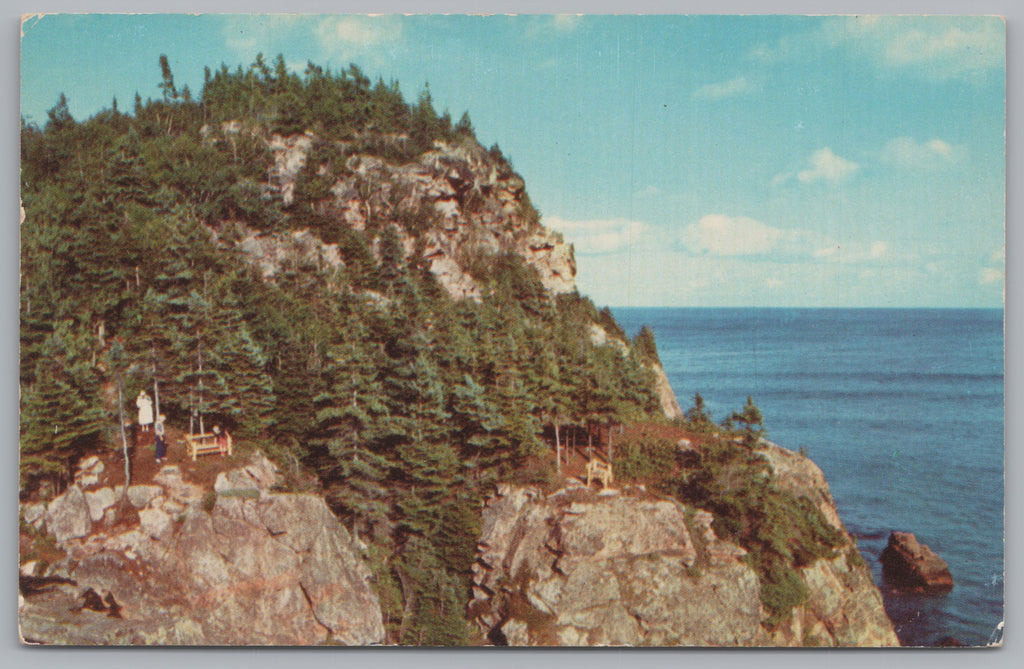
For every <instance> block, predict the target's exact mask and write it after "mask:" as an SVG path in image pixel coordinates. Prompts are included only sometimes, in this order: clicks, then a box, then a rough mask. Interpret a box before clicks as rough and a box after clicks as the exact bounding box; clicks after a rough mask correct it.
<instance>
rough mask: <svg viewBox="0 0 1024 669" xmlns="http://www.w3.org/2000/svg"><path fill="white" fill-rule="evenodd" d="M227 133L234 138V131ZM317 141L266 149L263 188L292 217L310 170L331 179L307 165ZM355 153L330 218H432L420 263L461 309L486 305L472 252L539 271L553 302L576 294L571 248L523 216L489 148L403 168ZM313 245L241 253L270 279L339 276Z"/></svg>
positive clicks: (326, 252)
mask: <svg viewBox="0 0 1024 669" xmlns="http://www.w3.org/2000/svg"><path fill="white" fill-rule="evenodd" d="M223 132H224V133H225V136H226V133H227V130H224V131H223ZM363 139H364V140H366V139H369V138H363ZM372 139H373V142H374V143H377V144H393V145H395V146H396V147H400V146H401V145H402V144H403V143H404V142H407V141H408V138H407V137H402V136H397V137H394V136H375V137H373V138H372ZM316 141H317V140H316V138H315V137H313V136H312V135H310V134H308V133H307V134H302V135H293V136H289V137H281V136H278V135H274V136H273V137H272V138H270V139H269V140H268V142H267V146H268V148H269V149H270V151H271V153H272V155H273V157H274V163H273V165H272V167H271V168H270V170H269V172H268V175H267V183H266V184H265V188H266V192H267V194H268V196H270V197H279V198H281V203H282V204H283V205H284V206H285V207H288V206H291V205H292V203H293V200H294V194H295V182H296V179H297V178H298V176H299V173H300V171H301V170H302V169H304V168H306V169H312V170H318V171H321V173H323V172H322V170H324V169H325V166H322V165H312V164H310V165H307V159H308V156H309V154H310V152H311V150H312V147H313V145H314V143H315V142H316ZM356 144H358V142H355V143H353V142H338V143H337V148H338V149H340V150H341V151H343V152H344V153H345V154H346V155H347V156H348V158H347V160H346V163H345V171H344V174H342V175H341V176H339V177H338V179H337V181H336V182H335V184H334V185H333V187H332V188H331V189H330V192H331V194H332V196H333V199H332V201H331V202H329V203H327V204H326V208H327V209H326V210H327V211H328V213H329V215H330V216H331V217H332V218H334V220H336V221H337V224H338V225H346V226H350V227H352V228H355V229H357V230H364V229H366V228H367V227H368V226H369V225H370V224H371V223H372V224H374V225H379V224H381V223H382V222H392V223H394V222H400V220H401V218H402V217H403V216H408V215H409V213H410V212H415V215H416V216H419V217H427V218H429V219H430V220H429V225H428V228H427V229H426V230H425V231H423V238H424V240H425V245H424V247H423V248H422V249H421V254H422V255H421V258H422V260H423V261H424V262H425V263H427V266H428V267H429V269H430V271H431V272H432V273H433V274H434V276H436V277H437V279H438V281H439V282H440V283H441V285H442V286H444V287H445V289H446V290H447V291H448V293H449V294H450V295H451V296H452V297H453V298H455V299H479V298H480V295H481V293H480V288H479V286H478V285H477V283H476V281H475V280H474V279H473V277H472V276H471V275H470V274H468V273H467V272H466V268H465V267H464V266H463V262H464V254H463V253H462V251H463V250H465V249H472V251H473V252H474V253H491V254H499V253H516V254H518V255H520V256H522V258H523V259H524V261H525V262H526V263H527V264H528V265H530V266H532V267H534V268H535V269H536V270H537V274H538V277H539V279H540V281H541V282H542V283H543V285H544V287H545V288H546V289H547V290H548V291H549V292H551V293H552V294H558V293H567V292H572V291H573V290H575V288H576V282H575V277H576V259H575V257H574V255H573V248H572V246H571V245H570V244H566V243H565V242H564V241H563V240H562V238H561V236H560V235H558V234H557V233H552V232H548V231H547V230H545V229H544V228H542V227H541V226H540V225H539V224H537V223H536V221H534V220H533V219H532V218H531V216H530V214H529V213H527V212H526V211H525V209H526V207H525V204H526V192H525V184H524V183H523V180H522V178H521V177H519V176H518V175H517V174H514V173H512V172H510V171H509V170H507V168H503V167H502V166H500V165H499V163H498V162H497V161H495V159H494V158H492V157H491V156H490V155H489V153H488V152H487V151H486V150H485V149H484V148H483V147H481V146H479V145H477V144H475V143H470V142H460V143H455V144H446V143H443V142H435V144H434V150H432V151H428V152H426V153H424V154H422V155H420V156H419V157H417V158H416V160H415V161H414V162H412V163H409V164H404V165H402V164H395V163H392V162H389V161H387V160H384V159H382V158H380V157H379V156H376V155H369V154H365V153H359V151H358V146H356ZM300 234H307V233H300ZM292 237H296V235H292ZM308 241H309V240H307V239H298V238H297V237H296V239H294V240H292V241H289V242H288V243H285V242H284V241H283V240H281V239H275V238H271V237H266V236H257V235H250V236H249V237H247V238H246V239H245V240H244V241H243V242H242V243H241V244H240V248H241V250H242V251H244V252H245V253H247V254H248V255H250V256H251V257H253V258H254V259H255V261H256V262H257V263H258V264H259V266H260V268H261V270H262V272H263V274H264V276H265V277H271V276H273V275H274V274H276V273H277V272H278V271H280V269H281V268H282V267H283V261H284V260H285V259H286V258H289V257H300V258H303V259H306V260H307V261H308V260H310V259H315V260H316V261H317V262H327V263H328V264H331V265H334V266H336V265H337V264H340V263H341V257H340V256H339V254H338V250H337V247H336V245H332V244H321V245H320V246H321V249H319V250H317V249H313V248H308V243H307V242H308ZM406 249H407V254H411V253H412V251H413V244H411V243H408V244H406Z"/></svg>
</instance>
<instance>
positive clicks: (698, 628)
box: [469, 447, 898, 646]
mask: <svg viewBox="0 0 1024 669" xmlns="http://www.w3.org/2000/svg"><path fill="white" fill-rule="evenodd" d="M767 457H768V458H769V460H770V462H771V466H772V467H773V469H774V470H775V475H776V477H777V479H778V481H779V485H780V486H785V487H788V488H791V489H793V490H800V491H801V492H803V493H805V494H806V495H807V496H809V497H810V498H811V499H812V501H813V502H815V504H821V505H824V506H827V507H829V509H830V511H831V513H830V514H827V515H826V517H827V518H828V519H829V521H830V522H832V521H834V522H836V523H837V527H839V528H840V529H842V527H841V525H839V524H838V515H837V514H836V513H835V508H834V505H832V503H831V496H830V494H829V492H828V487H827V485H826V484H825V482H824V477H822V476H821V472H820V470H818V468H817V467H816V466H815V465H814V464H813V463H812V462H810V461H809V460H807V459H806V458H801V457H800V456H797V455H796V454H793V453H791V452H789V451H785V450H784V449H779V448H777V447H771V448H770V449H769V453H768V455H767ZM714 520H715V518H714V516H713V515H712V514H711V513H708V512H707V511H703V510H701V509H695V508H690V507H687V506H684V505H682V504H680V503H678V502H676V501H673V500H670V499H663V498H659V497H657V496H654V495H650V494H648V493H647V492H645V491H644V490H643V489H640V488H630V489H624V490H616V491H605V492H603V493H597V492H595V491H592V490H589V489H587V488H585V487H582V486H579V485H576V486H570V487H568V488H564V489H561V490H559V491H557V492H555V493H554V494H551V495H548V496H543V495H541V494H540V493H539V492H538V491H537V490H534V489H530V488H511V487H508V488H504V489H503V490H501V494H499V495H498V496H496V497H495V498H493V499H491V500H490V502H489V503H488V505H487V507H486V509H485V510H484V525H483V531H482V534H481V538H480V543H479V545H478V559H477V562H476V564H475V565H474V567H473V571H474V586H473V600H472V603H471V604H470V608H469V610H470V614H471V616H472V617H473V619H474V620H475V621H476V622H477V623H478V625H479V626H480V628H481V630H482V632H483V633H485V634H487V636H488V638H489V639H490V640H491V641H492V642H493V643H496V644H509V645H516V646H527V645H563V646H582V645H630V646H662V645H686V646H767V645H772V646H775V645H782V646H800V645H824V646H895V645H898V642H897V640H896V636H895V634H894V632H893V628H892V624H891V623H890V622H889V620H888V618H887V617H886V615H885V612H884V610H883V608H882V599H881V595H880V594H879V592H878V590H877V588H875V586H874V585H873V583H872V581H871V576H870V573H869V572H868V570H867V568H866V566H865V565H864V564H863V562H862V561H860V560H858V559H857V557H856V555H855V553H856V548H855V545H854V542H853V540H852V539H851V538H850V537H849V535H845V531H844V535H845V537H846V544H845V545H844V546H842V547H841V548H840V549H837V550H836V551H835V554H834V555H833V556H831V557H829V558H826V559H819V560H816V561H814V562H813V563H811V564H809V565H807V566H805V567H803V568H802V569H800V570H799V575H800V578H801V579H802V580H803V582H804V583H805V584H806V586H807V589H808V592H809V596H808V597H807V599H806V601H804V602H803V603H802V604H800V605H799V606H796V607H795V608H793V609H792V612H791V614H790V615H789V617H788V618H786V619H785V620H783V621H782V622H781V623H780V624H777V625H775V626H774V627H773V628H772V629H769V627H768V626H767V625H766V624H765V623H766V619H767V615H766V612H765V610H764V609H763V607H762V605H761V601H760V587H761V586H760V584H759V580H758V576H757V574H756V573H755V571H754V569H753V568H752V567H751V566H750V564H749V563H748V560H747V559H746V557H745V556H746V551H745V550H744V549H743V548H741V547H740V546H738V545H735V544H732V543H729V542H726V541H723V540H721V539H720V538H719V537H718V536H717V535H716V533H715V531H714V529H713V524H714Z"/></svg>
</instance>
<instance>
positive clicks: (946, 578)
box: [879, 532, 953, 592]
mask: <svg viewBox="0 0 1024 669" xmlns="http://www.w3.org/2000/svg"><path fill="white" fill-rule="evenodd" d="M879 560H880V561H881V562H882V575H883V576H884V577H885V581H886V583H888V584H889V585H891V586H893V587H895V588H898V589H901V590H933V591H940V592H941V591H945V590H952V589H953V576H952V575H951V574H950V573H949V566H948V565H947V564H946V562H945V561H944V560H943V559H942V558H940V557H939V556H938V555H936V554H935V552H934V551H933V550H932V549H931V548H929V547H928V546H926V545H925V544H922V543H921V542H919V541H918V540H917V537H915V536H914V535H913V534H911V533H910V532H893V533H892V534H890V535H889V545H887V546H886V547H885V550H883V551H882V554H881V555H880V556H879Z"/></svg>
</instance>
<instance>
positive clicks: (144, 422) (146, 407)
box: [135, 390, 153, 432]
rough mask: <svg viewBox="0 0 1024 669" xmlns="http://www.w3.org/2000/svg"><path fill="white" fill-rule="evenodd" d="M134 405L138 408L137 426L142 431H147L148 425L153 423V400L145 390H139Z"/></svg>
mask: <svg viewBox="0 0 1024 669" xmlns="http://www.w3.org/2000/svg"><path fill="white" fill-rule="evenodd" d="M135 406H137V407H138V408H139V426H141V427H142V431H143V432H149V426H150V425H152V424H153V400H151V399H149V395H147V394H146V391H145V390H142V391H140V392H139V396H138V397H137V398H136V400H135Z"/></svg>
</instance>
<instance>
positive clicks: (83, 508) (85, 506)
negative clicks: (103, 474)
mask: <svg viewBox="0 0 1024 669" xmlns="http://www.w3.org/2000/svg"><path fill="white" fill-rule="evenodd" d="M277 479H278V477H277V474H276V472H275V469H274V466H273V465H272V464H271V463H270V462H269V461H267V460H266V459H264V458H262V457H261V456H256V457H254V458H253V459H252V461H251V462H250V463H249V464H248V465H247V466H246V467H244V468H242V469H238V470H234V471H230V472H225V473H222V474H221V475H220V477H219V478H218V481H217V485H216V501H215V502H213V507H212V509H210V510H206V509H205V508H204V506H208V505H209V503H210V497H209V496H207V495H206V494H204V492H203V491H202V490H201V489H199V488H197V487H196V486H194V485H192V484H190V483H188V482H186V481H183V480H182V479H181V476H180V472H179V470H178V468H177V467H176V466H173V465H171V466H165V467H164V468H163V469H162V470H161V471H160V472H159V474H158V475H157V478H156V480H155V482H154V485H145V486H143V485H140V486H131V487H130V488H129V489H128V499H129V501H130V503H131V506H132V508H133V509H134V512H135V513H137V515H138V522H137V523H135V522H130V521H129V522H123V521H122V522H120V523H118V522H117V521H116V516H118V515H120V516H122V517H124V516H125V515H126V514H125V513H124V512H123V511H121V512H118V511H117V506H116V504H115V501H116V500H117V499H118V498H119V497H120V490H113V489H111V488H99V489H96V490H90V491H88V492H84V493H83V491H82V489H81V487H80V485H81V482H79V483H76V485H74V486H72V487H71V488H70V489H69V491H68V492H66V493H65V494H64V495H62V496H61V497H59V498H57V499H56V500H54V501H53V502H51V503H50V505H49V506H48V508H47V510H46V513H45V515H44V516H42V517H41V518H38V519H36V522H37V523H45V526H46V528H47V529H48V530H49V531H50V532H51V533H53V534H54V535H55V538H56V540H57V542H58V546H59V547H61V548H63V550H64V551H65V552H66V553H67V556H68V557H67V558H66V559H64V560H63V561H61V562H59V563H57V564H56V565H54V566H53V567H52V568H51V569H49V571H48V572H47V573H46V574H45V575H43V574H40V575H36V576H35V577H34V578H33V577H30V578H29V579H28V581H27V582H28V583H34V584H35V586H36V587H35V588H32V589H31V590H32V592H31V594H29V593H26V596H25V598H24V600H23V604H22V606H21V607H20V612H19V613H20V615H19V619H20V631H21V635H22V638H23V639H24V640H25V641H27V642H33V643H46V644H188V645H243V644H259V645H281V644H283V645H295V644H319V643H326V642H333V643H341V644H347V645H365V644H372V643H380V642H381V641H382V640H383V637H384V630H383V626H382V621H381V612H380V607H379V605H378V600H377V595H376V594H375V593H374V592H373V590H372V589H371V588H370V585H369V583H368V581H369V579H370V572H369V570H368V569H367V567H366V566H365V565H364V564H363V562H362V559H361V558H360V557H359V554H358V550H357V548H356V546H355V545H354V543H353V542H352V539H351V538H350V537H349V534H348V532H347V531H346V530H345V528H344V527H342V526H341V524H340V523H339V522H338V521H337V519H335V518H334V516H333V515H332V514H331V512H330V510H329V509H328V508H327V505H326V504H325V503H324V501H323V499H322V498H319V497H316V496H313V495H300V494H284V493H271V492H269V489H270V488H271V487H272V486H273V485H275V483H276V482H277ZM213 494H214V493H213V491H210V493H209V495H210V496H212V495H213ZM204 497H205V498H206V500H205V503H204ZM26 515H27V514H26ZM111 521H113V522H111ZM43 576H46V577H48V578H42V577H43ZM22 589H23V591H25V588H24V587H23V588H22ZM90 593H92V594H90ZM97 597H98V598H100V599H104V600H106V602H105V603H104V605H102V606H95V605H94V606H92V607H90V606H89V602H90V598H92V599H93V600H95V599H96V598H97ZM108 597H109V599H107V598H108ZM93 604H95V601H94V602H93ZM83 605H84V608H83ZM115 609H116V611H115Z"/></svg>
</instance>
